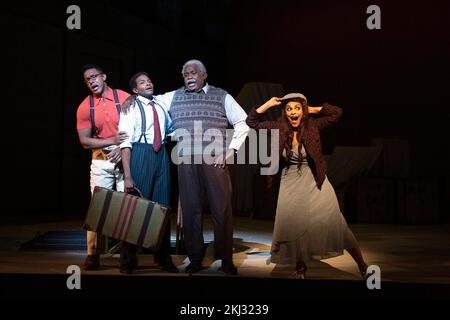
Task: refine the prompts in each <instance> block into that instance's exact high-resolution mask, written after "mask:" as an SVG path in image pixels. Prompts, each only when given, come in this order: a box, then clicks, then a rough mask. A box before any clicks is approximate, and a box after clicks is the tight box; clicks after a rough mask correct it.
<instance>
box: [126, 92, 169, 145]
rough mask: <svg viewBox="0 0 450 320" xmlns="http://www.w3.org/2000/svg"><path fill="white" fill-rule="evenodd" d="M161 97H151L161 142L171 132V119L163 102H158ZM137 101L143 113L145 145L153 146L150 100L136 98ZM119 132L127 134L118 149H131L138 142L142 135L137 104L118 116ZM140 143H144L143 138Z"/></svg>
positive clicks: (140, 97)
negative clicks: (156, 115) (156, 114)
mask: <svg viewBox="0 0 450 320" xmlns="http://www.w3.org/2000/svg"><path fill="white" fill-rule="evenodd" d="M160 97H161V96H153V100H152V101H153V102H154V103H155V108H156V112H157V113H158V119H159V127H160V129H161V137H162V138H163V141H166V135H167V134H170V133H171V132H172V130H173V129H172V119H171V118H170V116H169V114H168V111H167V110H168V106H166V105H164V102H163V101H161V100H160ZM137 99H139V101H140V102H141V104H142V107H143V108H144V112H145V118H146V119H145V137H146V139H147V143H149V144H153V139H154V120H153V108H152V106H151V105H150V100H149V99H147V98H145V97H142V96H137ZM119 131H125V132H126V133H127V134H128V139H127V140H125V141H124V142H122V143H121V144H120V148H132V144H133V143H135V142H138V141H139V138H140V137H141V134H142V116H141V111H140V109H139V106H138V104H137V102H135V103H134V104H133V105H132V106H130V109H129V110H128V112H127V113H124V112H122V113H121V114H120V121H119ZM140 142H141V143H145V140H144V137H142V139H141V141H140Z"/></svg>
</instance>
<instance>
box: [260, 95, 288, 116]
mask: <svg viewBox="0 0 450 320" xmlns="http://www.w3.org/2000/svg"><path fill="white" fill-rule="evenodd" d="M281 103H282V102H281V99H280V98H278V97H272V98H270V99H269V100H267V101H266V102H265V103H264V104H263V105H262V106H260V107H259V108H258V109H256V111H257V112H258V113H264V112H266V111H267V110H269V109H270V108H272V107H275V106H279V105H280V104H281Z"/></svg>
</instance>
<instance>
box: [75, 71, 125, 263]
mask: <svg viewBox="0 0 450 320" xmlns="http://www.w3.org/2000/svg"><path fill="white" fill-rule="evenodd" d="M81 71H82V73H83V78H84V82H85V83H86V85H87V87H88V89H89V90H90V91H91V92H92V95H90V96H87V97H86V98H85V99H84V100H83V102H82V103H81V104H80V106H79V107H78V110H77V131H78V137H79V139H80V143H81V145H82V146H83V148H85V149H90V150H92V161H91V179H90V184H91V193H92V192H93V190H94V187H95V186H99V187H104V188H108V189H116V190H117V191H123V190H124V182H123V172H122V169H121V163H120V161H121V158H120V156H121V154H120V147H119V145H120V143H122V142H123V141H125V139H126V138H127V137H128V136H127V134H126V133H125V132H119V131H118V127H119V119H120V105H121V104H122V103H123V102H124V101H125V99H126V98H127V97H128V96H129V94H128V93H126V92H124V91H122V90H117V89H112V88H110V87H109V86H108V85H107V84H106V82H105V81H106V74H105V73H104V72H103V70H102V68H101V67H99V66H98V65H95V64H89V65H85V66H84V67H83V68H82V70H81ZM103 239H104V237H101V236H100V237H97V233H95V232H92V231H88V232H87V258H86V260H85V262H84V268H85V270H96V269H98V268H99V267H100V253H101V250H102V247H103Z"/></svg>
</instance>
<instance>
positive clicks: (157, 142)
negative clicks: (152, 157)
mask: <svg viewBox="0 0 450 320" xmlns="http://www.w3.org/2000/svg"><path fill="white" fill-rule="evenodd" d="M150 105H151V106H152V109H153V130H154V132H153V150H155V152H158V151H159V149H160V148H161V145H162V139H161V128H160V127H159V117H158V112H156V108H155V103H154V102H153V101H150Z"/></svg>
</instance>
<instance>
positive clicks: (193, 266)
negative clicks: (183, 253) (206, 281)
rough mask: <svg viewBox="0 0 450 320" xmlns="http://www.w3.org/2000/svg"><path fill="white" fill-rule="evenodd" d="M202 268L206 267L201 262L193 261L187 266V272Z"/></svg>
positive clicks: (197, 270)
mask: <svg viewBox="0 0 450 320" xmlns="http://www.w3.org/2000/svg"><path fill="white" fill-rule="evenodd" d="M202 269H204V267H203V266H202V264H201V263H199V262H191V263H189V265H188V266H187V267H186V269H185V272H186V273H196V272H199V271H201V270H202Z"/></svg>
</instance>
